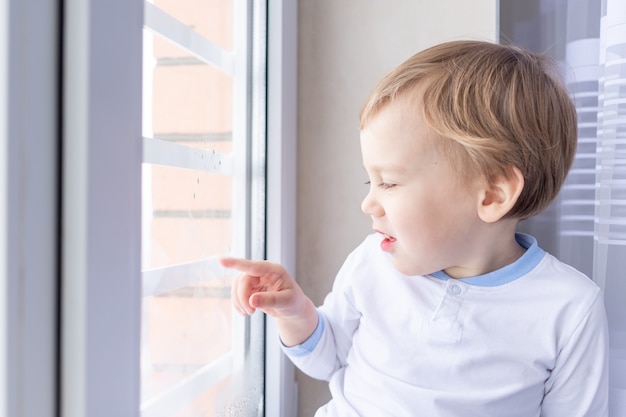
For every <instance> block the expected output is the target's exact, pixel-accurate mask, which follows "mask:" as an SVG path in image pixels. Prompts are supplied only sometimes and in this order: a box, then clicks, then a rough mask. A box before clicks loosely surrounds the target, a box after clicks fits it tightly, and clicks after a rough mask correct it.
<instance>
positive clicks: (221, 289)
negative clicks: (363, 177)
mask: <svg viewBox="0 0 626 417" xmlns="http://www.w3.org/2000/svg"><path fill="white" fill-rule="evenodd" d="M235 7H237V10H238V11H239V12H240V13H239V14H236V13H234V8H235ZM249 8H250V2H243V1H236V2H233V0H221V1H220V0H167V1H158V0H157V1H154V2H153V3H149V4H147V5H146V10H147V12H148V13H146V16H147V18H146V19H147V20H146V29H147V30H146V31H144V34H145V35H144V104H143V112H144V114H143V130H144V131H143V136H144V166H143V186H142V189H143V190H142V192H143V196H142V233H143V237H142V252H143V253H142V267H143V273H142V281H143V282H142V288H143V303H142V342H141V343H142V346H141V365H142V386H141V388H142V389H141V395H142V398H141V401H142V411H141V414H142V417H156V416H159V417H168V416H178V417H191V416H203V417H211V416H226V415H228V416H233V417H234V416H253V415H254V416H256V415H259V412H260V411H261V410H262V407H263V405H262V403H263V401H262V400H263V317H262V315H261V314H257V315H256V316H254V317H252V318H243V317H242V316H240V315H239V314H235V313H234V309H233V308H232V305H231V300H230V291H231V282H232V278H233V276H232V275H231V274H233V273H234V272H233V271H226V270H224V269H223V268H221V267H220V266H219V263H218V259H219V257H220V256H226V255H231V254H233V253H234V254H235V255H237V256H244V255H245V253H247V252H248V251H249V248H250V247H251V246H252V244H251V242H252V238H251V235H250V233H251V232H250V230H252V229H254V228H253V227H251V226H250V225H251V222H253V221H254V222H259V224H260V225H263V224H264V220H263V219H262V218H259V216H264V212H262V213H261V212H260V211H259V210H256V209H255V208H254V207H252V205H251V201H253V200H254V201H256V200H258V198H259V197H258V196H257V198H256V200H255V199H253V198H252V196H251V192H252V190H253V189H255V188H254V187H253V186H252V185H251V182H252V181H257V182H260V183H263V178H256V179H255V180H251V179H250V175H249V174H247V173H248V172H249V171H250V170H251V168H250V166H251V165H252V164H254V166H258V167H263V164H264V161H263V160H260V159H261V158H264V157H258V156H255V155H256V153H255V152H254V150H253V149H251V147H250V146H251V143H253V141H252V139H251V138H250V137H249V135H250V132H253V131H255V129H259V127H256V128H254V127H253V125H254V121H253V116H252V114H251V111H250V109H252V108H259V107H258V106H259V104H255V103H254V102H253V101H254V100H255V97H257V96H259V94H257V93H253V92H252V91H251V88H265V86H264V85H263V86H258V87H251V83H250V80H251V79H253V77H252V74H251V71H252V65H251V63H250V62H248V57H249V56H250V54H249V50H248V49H249V48H251V47H252V45H251V44H250V43H248V44H246V43H245V42H246V41H245V40H247V39H248V41H247V42H251V41H250V39H252V37H250V36H249V34H250V31H251V30H252V28H251V27H247V25H250V23H249V22H251V20H250V19H247V18H245V17H246V16H247V14H248V13H250V12H251V11H250V9H249ZM235 15H237V16H238V17H237V19H238V21H239V23H238V24H237V25H235V22H234V19H235ZM242 22H243V26H242ZM181 23H182V25H181ZM236 31H241V33H239V34H237V33H235V32H236ZM198 34H200V35H201V37H198V36H197V35H198ZM235 35H237V36H235ZM185 39H187V40H189V39H191V40H190V42H189V44H188V45H187V46H186V47H185V48H182V47H180V46H178V44H177V42H178V43H180V44H184V42H185ZM235 39H240V40H239V41H237V42H238V43H237V48H239V49H240V50H243V51H242V53H240V54H231V53H230V52H226V51H231V50H233V51H234V49H235ZM241 40H244V42H243V43H242V42H241ZM257 41H258V40H257ZM190 51H192V52H190ZM207 51H208V52H207ZM196 54H197V55H196ZM199 56H201V57H202V59H200V58H199ZM233 57H235V58H233ZM213 59H215V60H217V61H219V62H213ZM230 59H234V61H233V62H231V61H230ZM213 64H215V65H213ZM234 68H237V69H238V70H237V71H234ZM232 73H236V74H238V75H237V76H236V77H234V76H233V75H231V74H232ZM259 78H260V77H259ZM263 79H264V78H263ZM259 101H260V100H259ZM262 111H264V110H262ZM234 120H236V121H237V122H236V128H234V127H233V126H234V122H233V121H234ZM258 125H262V123H260V122H259V123H258ZM258 136H259V138H261V140H262V139H263V137H264V136H261V135H258ZM258 141H259V140H258V139H257V142H258ZM255 146H259V147H261V148H262V147H263V145H262V144H256V145H255ZM259 207H263V204H262V202H261V203H259ZM253 219H254V220H253ZM261 230H262V229H261ZM259 244H261V246H262V244H263V238H262V235H260V234H258V235H257V236H256V237H255V245H256V246H258V245H259ZM255 256H258V255H255Z"/></svg>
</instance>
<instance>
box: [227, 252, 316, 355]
mask: <svg viewBox="0 0 626 417" xmlns="http://www.w3.org/2000/svg"><path fill="white" fill-rule="evenodd" d="M220 262H221V264H222V265H223V266H225V267H227V268H233V269H236V270H238V271H240V272H241V275H240V276H239V277H238V278H236V279H235V281H234V282H233V288H232V299H233V304H234V306H235V308H236V309H237V310H238V311H239V312H240V313H241V314H252V313H254V311H255V310H256V309H257V308H258V309H260V310H262V311H263V312H265V313H266V314H268V315H270V316H273V317H275V318H276V323H277V326H278V332H279V334H280V338H281V340H282V342H283V344H285V346H288V347H289V346H295V345H299V344H301V343H303V342H304V341H305V340H307V339H308V338H309V336H311V334H313V331H314V330H315V328H316V326H317V310H316V308H315V305H314V304H313V302H312V301H311V299H310V298H308V297H307V296H306V295H304V292H302V289H301V288H300V286H298V284H297V283H296V281H295V280H294V279H293V278H292V277H291V276H290V275H289V274H288V273H287V271H286V270H285V269H284V268H283V267H282V266H281V265H278V264H275V263H271V262H267V261H249V260H245V259H235V258H224V259H221V260H220Z"/></svg>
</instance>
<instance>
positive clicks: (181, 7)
mask: <svg viewBox="0 0 626 417" xmlns="http://www.w3.org/2000/svg"><path fill="white" fill-rule="evenodd" d="M154 5H155V6H157V7H158V8H160V9H161V10H163V11H165V12H167V13H168V14H170V15H171V16H173V17H174V18H176V19H177V20H179V21H181V22H182V23H184V24H185V25H186V26H189V27H190V28H192V29H193V30H194V31H196V32H198V33H200V34H201V35H202V36H204V37H205V38H207V39H210V40H211V41H212V42H214V43H216V44H217V45H219V46H220V47H222V48H224V49H226V50H232V49H233V34H234V29H233V0H155V1H154Z"/></svg>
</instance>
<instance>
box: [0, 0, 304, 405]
mask: <svg viewBox="0 0 626 417" xmlns="http://www.w3.org/2000/svg"><path fill="white" fill-rule="evenodd" d="M183 3H184V7H182V6H183ZM296 4H297V2H296V1H293V0H286V1H281V0H277V1H272V2H271V4H267V5H266V3H265V2H256V1H251V0H232V1H223V0H215V1H212V0H205V1H188V0H177V1H172V0H169V1H157V2H156V3H144V1H143V0H64V1H62V2H56V1H52V2H50V1H47V0H33V1H30V2H23V1H21V0H7V1H6V2H0V23H1V24H0V26H2V27H3V28H4V30H3V31H0V158H2V161H3V162H2V166H3V167H4V169H3V170H0V268H2V271H3V277H5V279H4V280H2V283H1V284H0V307H1V308H0V348H2V351H3V355H0V415H1V416H5V415H10V416H16V417H28V416H31V415H37V416H39V415H41V416H50V417H52V416H56V415H62V416H64V417H99V416H103V417H109V416H115V417H139V416H140V415H142V414H143V415H146V416H149V415H152V416H154V415H163V416H191V415H203V416H210V415H218V416H219V415H230V416H239V415H242V416H259V415H262V414H263V412H265V414H266V415H271V416H292V415H294V413H293V410H294V408H293V407H294V399H295V395H294V394H295V386H294V384H293V367H291V366H290V364H289V363H288V362H286V360H285V358H284V356H282V355H281V353H280V349H279V348H278V346H277V344H278V338H277V337H276V334H275V329H273V327H272V325H271V323H269V324H268V325H267V326H268V327H267V328H266V327H265V326H266V323H265V322H264V318H263V316H262V315H261V314H258V315H257V316H255V317H253V318H252V319H247V320H246V319H243V318H241V317H239V316H233V315H232V314H231V311H230V302H229V300H228V286H229V280H230V279H231V278H232V277H230V276H229V272H228V271H224V270H222V269H221V268H219V267H217V263H216V259H217V257H218V256H221V255H224V254H227V253H229V254H233V255H237V256H249V257H255V258H259V257H264V256H265V251H267V256H268V257H271V258H272V259H274V260H278V261H281V262H282V263H284V264H285V265H287V267H288V268H289V269H290V270H293V266H294V256H293V254H294V248H293V245H294V241H295V239H294V237H295V227H294V213H295V210H294V206H295V177H294V164H295V106H294V103H295V94H296V88H295V81H296V79H295V59H296V54H295V45H296V43H295V39H296V37H295V28H296V26H295V24H296V23H295V22H296V21H297V19H296V17H297V14H296ZM181 7H182V8H181ZM266 7H267V10H266V9H265V8H266ZM218 12H219V13H218ZM144 16H145V19H144ZM268 16H269V19H270V20H272V19H273V22H274V24H273V26H272V28H269V27H268V28H267V32H266V21H267V19H268ZM204 18H206V19H209V20H208V21H204V20H201V19H204ZM196 19H200V20H196ZM285 22H286V23H287V24H285ZM209 23H210V24H209ZM26 29H27V30H26ZM266 33H267V37H269V38H273V39H274V41H273V44H272V45H273V48H272V52H271V54H269V56H270V57H271V59H270V64H269V65H270V66H273V68H274V69H273V70H272V71H269V72H268V76H267V79H268V80H269V81H268V82H270V83H273V85H274V87H273V89H272V92H271V94H268V96H267V99H266V97H265V95H266V88H265V84H266V67H267V66H266V64H265V57H266V53H265V51H266V36H265V34H266ZM144 41H145V43H144ZM270 42H272V41H270ZM163 81H165V82H163ZM189 81H193V82H194V83H193V84H192V83H190V82H189ZM143 83H145V84H146V85H147V86H148V87H149V88H142V84H143ZM142 95H143V97H142ZM266 101H268V102H269V103H270V106H271V107H272V110H271V111H270V110H267V109H266V107H265V103H266ZM144 105H145V110H146V111H145V112H142V107H143V106H144ZM185 106H186V107H187V108H185ZM163 115H165V116H163ZM266 119H267V121H266ZM142 125H143V129H142ZM266 126H267V129H269V130H270V131H272V132H273V133H272V135H271V140H268V141H267V147H268V152H267V153H268V154H270V153H271V154H272V158H274V159H273V163H272V164H271V166H268V164H266V163H265V159H266V143H265V142H266V141H265V137H266V134H265V131H266ZM266 168H267V169H266ZM266 171H267V178H268V181H269V184H270V186H267V187H266V185H265V183H266V179H265V178H266ZM142 180H143V184H142ZM266 189H267V192H266ZM142 196H143V197H144V198H142ZM142 200H143V203H145V204H142ZM266 203H267V210H266ZM266 211H267V213H269V212H271V213H272V214H271V215H266ZM265 219H267V220H265ZM266 221H267V225H268V227H271V228H272V230H273V233H272V234H271V235H269V238H268V239H266V238H265V230H264V228H265V223H266ZM142 224H143V225H145V227H142ZM142 233H143V242H142ZM216 235H219V236H220V239H215V236H216ZM142 243H143V245H142ZM266 246H267V249H266ZM142 251H143V254H142ZM142 262H143V265H142ZM168 320H175V321H176V323H175V325H173V326H172V325H170V324H171V323H168ZM266 332H268V333H269V334H270V336H268V337H264V333H266ZM265 344H267V348H266V347H265V346H266V345H265ZM265 368H267V369H269V372H266V373H265V374H264V373H263V372H264V370H265ZM142 381H143V382H144V383H143V384H142Z"/></svg>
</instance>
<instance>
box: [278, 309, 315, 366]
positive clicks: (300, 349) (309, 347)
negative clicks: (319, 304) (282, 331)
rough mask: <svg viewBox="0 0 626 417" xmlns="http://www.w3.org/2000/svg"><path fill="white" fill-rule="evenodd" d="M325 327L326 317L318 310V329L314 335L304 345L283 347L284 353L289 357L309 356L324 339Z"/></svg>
mask: <svg viewBox="0 0 626 417" xmlns="http://www.w3.org/2000/svg"><path fill="white" fill-rule="evenodd" d="M324 327H325V323H324V316H322V314H321V313H320V312H319V310H318V312H317V327H315V330H314V331H313V334H312V335H311V336H309V338H308V339H307V340H305V341H304V342H303V343H301V344H299V345H296V346H292V347H287V346H285V345H282V346H283V351H284V352H285V353H286V354H287V355H289V356H306V355H308V354H309V353H311V352H313V350H314V349H315V347H316V346H317V344H318V343H319V341H320V339H321V338H322V334H323V333H324ZM281 344H282V341H281Z"/></svg>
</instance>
